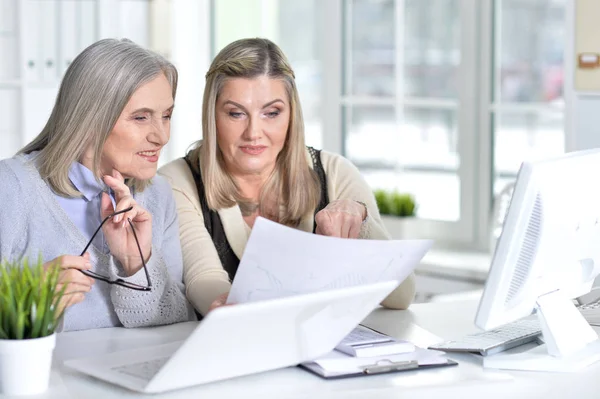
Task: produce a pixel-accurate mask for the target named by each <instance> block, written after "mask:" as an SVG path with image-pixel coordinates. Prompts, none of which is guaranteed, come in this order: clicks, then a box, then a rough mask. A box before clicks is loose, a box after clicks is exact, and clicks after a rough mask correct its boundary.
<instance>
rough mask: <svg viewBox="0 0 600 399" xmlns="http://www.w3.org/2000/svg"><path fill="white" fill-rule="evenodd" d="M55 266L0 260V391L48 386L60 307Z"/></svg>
mask: <svg viewBox="0 0 600 399" xmlns="http://www.w3.org/2000/svg"><path fill="white" fill-rule="evenodd" d="M59 273H60V269H59V267H58V266H56V267H55V266H52V267H48V268H47V269H45V268H44V265H43V261H42V260H41V258H40V259H38V261H37V262H36V263H33V262H32V263H30V262H29V261H28V260H27V259H26V258H25V259H23V260H19V261H12V262H9V261H2V262H0V394H5V395H35V394H39V393H42V392H44V391H45V390H46V389H47V388H48V381H49V378H50V368H51V364H52V352H53V350H54V346H55V342H56V334H55V330H56V328H57V326H58V324H59V323H60V320H61V318H62V315H63V310H62V309H61V306H59V301H60V300H61V298H62V296H63V294H64V288H62V289H59V288H58V283H59V282H58V278H59Z"/></svg>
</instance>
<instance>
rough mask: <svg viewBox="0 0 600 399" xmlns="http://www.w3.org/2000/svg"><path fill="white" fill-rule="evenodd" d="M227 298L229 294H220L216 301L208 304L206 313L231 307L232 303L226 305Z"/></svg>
mask: <svg viewBox="0 0 600 399" xmlns="http://www.w3.org/2000/svg"><path fill="white" fill-rule="evenodd" d="M227 296H229V292H226V293H224V294H221V295H219V296H218V297H217V299H215V300H214V301H212V303H211V304H210V307H209V308H208V311H209V312H210V311H212V310H214V309H216V308H220V307H221V306H231V305H233V304H232V303H230V304H228V303H227Z"/></svg>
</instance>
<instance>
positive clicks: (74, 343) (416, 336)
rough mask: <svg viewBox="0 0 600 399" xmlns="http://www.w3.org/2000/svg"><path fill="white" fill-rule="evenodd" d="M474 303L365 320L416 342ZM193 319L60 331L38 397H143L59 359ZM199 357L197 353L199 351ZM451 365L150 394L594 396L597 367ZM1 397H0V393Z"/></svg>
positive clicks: (466, 317) (255, 380) (437, 333)
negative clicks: (46, 383) (550, 369)
mask: <svg viewBox="0 0 600 399" xmlns="http://www.w3.org/2000/svg"><path fill="white" fill-rule="evenodd" d="M476 308H477V301H474V300H469V301H457V302H439V303H428V304H417V305H413V306H411V308H410V310H408V311H393V310H386V309H377V310H375V311H374V312H373V313H372V314H371V315H370V316H368V317H367V319H366V320H365V321H364V324H366V325H367V326H369V327H372V328H374V329H376V330H378V331H381V332H383V333H386V334H389V335H392V336H394V337H397V338H401V339H408V340H411V341H413V342H414V343H415V344H417V345H420V346H426V345H428V344H431V343H434V342H436V340H440V339H451V338H457V337H460V336H463V335H464V334H469V333H473V332H476V331H478V329H477V328H476V327H475V326H474V324H473V319H474V315H475V311H476ZM195 324H196V323H193V322H190V323H181V324H177V325H172V326H165V327H158V328H143V329H133V330H127V329H123V328H113V329H103V330H90V331H80V332H68V333H62V334H59V336H58V339H57V348H56V351H55V362H54V363H55V365H54V367H53V370H52V374H51V380H50V389H49V390H48V391H47V392H46V393H45V394H44V395H40V396H36V398H102V399H111V398H139V397H142V396H144V397H145V396H148V397H150V396H149V395H143V394H139V393H134V392H131V391H128V390H126V389H123V388H120V387H117V386H113V385H110V384H108V383H105V382H102V381H100V380H96V379H94V378H92V377H88V376H86V375H83V374H80V373H78V372H75V371H71V370H68V369H66V368H64V367H63V366H61V364H62V361H63V360H65V359H72V358H76V357H82V356H93V355H95V354H104V353H106V352H109V351H118V350H126V349H132V348H135V347H145V346H151V345H159V344H163V343H167V342H172V341H176V340H181V339H184V338H185V337H186V336H187V334H189V333H190V332H191V331H192V330H193V328H194V326H195ZM199 355H200V354H199ZM448 357H449V358H451V359H454V360H456V361H458V362H459V365H458V366H457V367H450V368H444V369H432V370H424V371H417V372H404V373H398V374H386V375H379V376H370V377H357V378H349V379H344V380H336V381H326V380H322V379H320V378H319V377H316V376H314V375H312V374H310V373H308V372H306V371H304V370H302V369H299V368H296V367H291V368H285V369H281V370H276V371H271V372H265V373H260V374H256V375H250V376H246V377H239V378H234V379H231V380H226V381H222V382H217V383H212V384H207V385H201V386H197V387H192V388H187V389H183V390H177V391H172V392H167V393H165V394H163V395H152V396H151V397H152V398H163V397H165V398H167V397H168V398H175V399H177V398H196V397H202V398H219V399H223V398H232V397H244V398H261V399H267V398H278V399H279V398H317V399H318V398H390V397H395V396H398V397H399V396H401V395H404V396H407V397H408V395H410V397H411V398H432V397H443V398H454V397H460V398H461V399H468V398H477V399H480V398H483V397H485V398H506V397H510V398H511V399H514V398H521V397H523V398H544V399H547V398H563V397H564V398H568V397H578V398H596V397H598V392H600V381H599V380H598V378H596V376H597V375H598V373H600V365H593V366H591V367H589V368H588V369H586V370H584V371H583V372H580V373H573V374H562V373H561V374H558V373H537V372H512V371H502V370H499V371H496V370H487V369H486V370H484V369H482V367H481V364H482V360H481V357H478V356H475V355H468V354H449V355H448ZM0 397H1V396H0Z"/></svg>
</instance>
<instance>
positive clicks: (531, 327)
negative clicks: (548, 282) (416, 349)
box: [429, 317, 542, 356]
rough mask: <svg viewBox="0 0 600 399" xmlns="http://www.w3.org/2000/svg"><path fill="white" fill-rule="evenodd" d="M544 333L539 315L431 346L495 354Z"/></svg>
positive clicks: (431, 347) (441, 348)
mask: <svg viewBox="0 0 600 399" xmlns="http://www.w3.org/2000/svg"><path fill="white" fill-rule="evenodd" d="M541 333H542V331H541V328H540V323H539V321H538V319H537V317H532V318H527V319H521V320H517V321H515V322H512V323H509V324H505V325H503V326H500V327H498V328H495V329H493V330H489V331H482V332H478V333H475V334H470V335H465V336H464V337H461V338H460V339H458V340H454V341H445V342H440V343H439V344H435V345H432V346H430V347H429V349H438V350H443V351H446V352H471V353H479V354H481V355H483V356H487V355H493V354H494V353H498V352H502V351H505V350H508V349H511V348H514V347H516V346H519V345H523V344H526V343H529V342H532V341H535V340H536V339H537V337H538V336H540V335H541Z"/></svg>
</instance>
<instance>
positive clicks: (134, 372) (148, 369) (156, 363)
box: [111, 356, 169, 381]
mask: <svg viewBox="0 0 600 399" xmlns="http://www.w3.org/2000/svg"><path fill="white" fill-rule="evenodd" d="M167 360H169V357H168V356H167V357H161V358H158V359H152V360H147V361H145V362H140V363H132V364H126V365H124V366H118V367H113V368H112V369H111V370H113V371H116V372H118V373H122V374H127V375H131V376H133V377H137V378H141V379H142V380H146V381H150V380H151V379H152V377H154V376H155V375H156V373H158V371H159V370H160V369H161V368H162V366H164V365H165V363H166V362H167Z"/></svg>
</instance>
